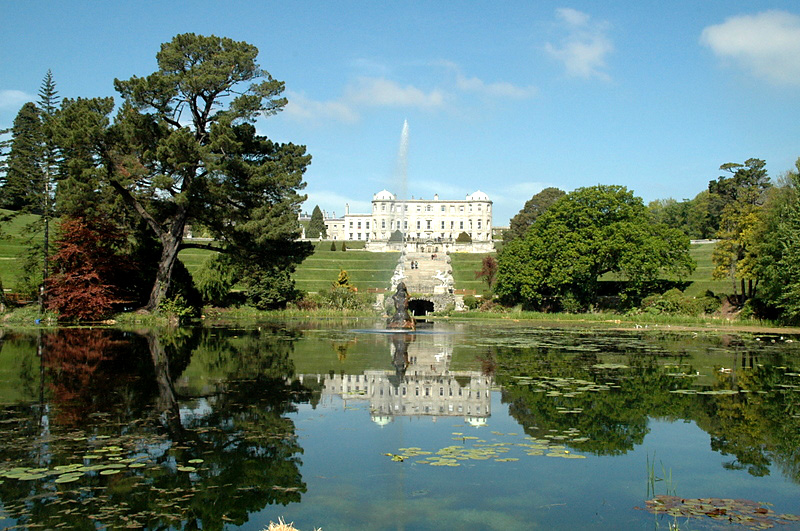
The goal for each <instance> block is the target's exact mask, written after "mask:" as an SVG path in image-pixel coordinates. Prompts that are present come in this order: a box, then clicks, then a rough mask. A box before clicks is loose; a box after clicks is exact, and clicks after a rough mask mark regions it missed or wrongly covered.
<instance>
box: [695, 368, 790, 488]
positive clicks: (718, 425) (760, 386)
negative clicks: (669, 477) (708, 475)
mask: <svg viewBox="0 0 800 531" xmlns="http://www.w3.org/2000/svg"><path fill="white" fill-rule="evenodd" d="M786 372H787V371H786V369H785V368H784V367H780V366H776V365H757V366H755V367H753V368H752V369H749V370H744V371H739V372H738V373H736V374H735V378H734V377H733V376H732V375H730V374H724V373H717V375H716V376H717V381H716V382H715V384H714V389H716V390H721V389H734V390H742V389H744V390H746V391H747V392H740V393H737V394H732V395H702V396H699V397H698V399H700V401H701V402H702V403H703V406H702V407H701V408H700V411H699V412H698V414H697V416H696V417H695V420H696V421H697V424H698V426H700V427H701V428H703V430H705V431H706V432H708V433H709V434H710V435H711V448H712V449H714V450H716V451H718V452H720V453H721V454H723V455H730V456H733V457H734V459H733V460H731V461H729V462H727V463H726V464H725V465H724V466H725V467H726V468H730V469H735V470H747V471H748V473H750V474H751V475H754V476H764V475H768V474H769V466H770V465H772V464H773V463H776V464H777V465H778V466H779V467H780V469H781V470H782V472H783V473H784V475H786V476H787V477H789V478H791V479H792V480H793V481H795V482H797V483H800V387H799V386H798V384H800V377H797V376H792V374H796V373H791V372H790V373H789V375H788V376H787V374H786Z"/></svg>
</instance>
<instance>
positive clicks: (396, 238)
mask: <svg viewBox="0 0 800 531" xmlns="http://www.w3.org/2000/svg"><path fill="white" fill-rule="evenodd" d="M389 241H390V242H401V241H403V233H402V231H400V229H397V230H396V231H394V232H393V233H391V234H390V235H389Z"/></svg>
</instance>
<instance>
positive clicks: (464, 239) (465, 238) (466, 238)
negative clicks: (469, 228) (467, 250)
mask: <svg viewBox="0 0 800 531" xmlns="http://www.w3.org/2000/svg"><path fill="white" fill-rule="evenodd" d="M456 243H472V236H470V235H469V234H467V233H466V232H462V233H461V234H459V235H458V237H457V238H456Z"/></svg>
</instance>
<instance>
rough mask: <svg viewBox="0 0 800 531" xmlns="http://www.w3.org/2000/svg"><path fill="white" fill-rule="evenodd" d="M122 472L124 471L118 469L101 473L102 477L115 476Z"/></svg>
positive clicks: (110, 469) (109, 469) (108, 469)
mask: <svg viewBox="0 0 800 531" xmlns="http://www.w3.org/2000/svg"><path fill="white" fill-rule="evenodd" d="M120 472H122V471H121V470H120V469H118V468H107V469H105V470H101V471H100V475H101V476H113V475H114V474H119V473H120Z"/></svg>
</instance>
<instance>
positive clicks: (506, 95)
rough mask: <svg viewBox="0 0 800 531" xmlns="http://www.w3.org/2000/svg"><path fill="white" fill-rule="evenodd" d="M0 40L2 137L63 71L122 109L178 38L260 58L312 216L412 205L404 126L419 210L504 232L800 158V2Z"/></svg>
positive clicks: (157, 20)
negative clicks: (558, 210)
mask: <svg viewBox="0 0 800 531" xmlns="http://www.w3.org/2000/svg"><path fill="white" fill-rule="evenodd" d="M0 22H1V23H2V27H3V31H2V33H0V128H2V127H9V126H10V125H11V123H12V122H13V119H14V116H15V115H16V113H17V111H18V110H19V108H20V107H21V105H22V104H23V103H24V102H25V101H30V100H35V99H36V97H37V96H36V94H37V91H38V89H39V86H40V84H41V81H42V78H43V77H44V75H45V73H46V72H47V70H48V69H51V70H52V72H53V75H54V79H55V81H56V84H57V88H58V91H59V95H60V96H62V97H73V98H74V97H79V96H81V97H94V96H111V95H114V96H116V94H115V93H114V89H113V80H114V78H120V79H127V78H129V77H131V76H133V75H138V76H143V75H147V74H149V73H151V72H153V71H154V70H155V69H156V62H155V54H156V53H157V52H158V50H159V46H160V44H161V43H163V42H167V41H169V40H171V39H172V37H173V36H174V35H176V34H179V33H185V32H194V33H198V34H203V35H210V34H214V35H219V36H225V37H230V38H232V39H235V40H243V41H247V42H249V43H252V44H254V45H256V46H257V47H258V49H259V51H260V54H259V62H260V64H261V66H262V68H264V69H266V70H267V71H269V72H270V73H271V74H272V75H273V76H274V77H275V78H276V79H279V80H282V81H284V82H285V83H286V93H285V94H286V96H287V97H288V98H289V105H288V106H287V107H286V109H285V110H284V111H283V112H282V113H280V114H279V115H277V116H273V117H270V118H268V119H265V120H263V121H262V122H260V123H259V124H258V127H259V131H260V132H262V133H263V134H266V135H268V136H270V137H271V138H273V139H275V140H278V141H284V142H288V141H291V142H295V143H299V144H305V145H307V146H308V149H309V152H310V153H311V154H312V156H313V162H312V164H311V166H310V168H309V170H308V172H307V174H306V181H307V183H308V186H307V188H306V193H307V194H308V196H309V199H308V202H307V203H306V208H305V210H307V211H308V212H311V210H312V209H313V208H314V205H319V206H320V207H321V208H323V209H325V210H327V211H329V212H331V211H335V212H336V213H337V214H340V215H341V214H342V213H343V211H344V204H345V203H349V204H350V209H351V212H368V211H369V208H370V205H369V202H370V200H371V199H372V195H373V194H374V193H376V192H378V191H380V190H381V189H384V188H387V189H389V190H390V191H393V192H395V193H399V191H400V185H399V183H398V181H399V178H398V175H397V174H398V172H397V169H396V168H397V154H398V148H399V143H400V134H401V130H402V127H403V122H404V120H408V124H409V147H408V189H407V191H408V194H409V195H413V196H414V197H417V198H419V197H422V198H431V197H433V194H435V193H438V194H439V196H440V197H441V198H442V199H463V198H464V197H465V196H466V195H467V194H470V193H472V192H474V191H476V190H482V191H484V192H486V193H487V194H489V196H490V198H491V199H492V200H493V201H494V205H495V210H494V224H495V225H504V224H507V222H508V219H509V218H510V217H511V216H513V215H514V214H515V213H516V212H518V211H519V209H520V208H522V206H523V204H524V202H525V201H526V200H527V199H529V198H530V197H531V196H532V195H533V194H535V193H536V192H538V191H540V190H541V189H542V188H544V187H547V186H556V187H559V188H561V189H563V190H566V191H569V190H573V189H575V188H577V187H581V186H592V185H596V184H619V185H623V186H626V187H628V188H629V189H631V190H633V191H634V192H635V193H636V195H638V196H640V197H642V198H643V199H644V200H645V202H649V201H651V200H653V199H663V198H668V197H673V198H676V199H684V198H691V197H694V196H695V195H696V194H697V193H698V192H700V191H701V190H703V189H705V188H706V187H707V185H708V181H709V180H711V179H715V178H716V177H718V176H719V175H720V174H721V173H720V171H719V166H720V165H721V164H723V163H726V162H743V161H744V160H746V159H748V158H751V157H756V158H762V159H765V160H766V161H767V167H768V169H769V172H770V175H771V176H772V177H773V178H776V177H779V176H780V175H781V174H782V173H784V172H785V171H787V170H789V169H791V168H792V167H793V165H794V161H795V160H796V159H797V158H798V157H800V142H799V141H798V140H799V139H800V6H798V4H797V2H796V0H792V1H772V2H762V1H758V0H753V1H735V0H727V1H717V0H704V1H701V2H698V1H696V0H695V1H683V0H671V1H669V2H664V1H650V0H638V1H636V2H609V1H605V2H588V1H574V2H569V1H566V2H561V1H559V2H549V1H533V0H528V1H519V2H515V1H508V2H496V1H492V2H488V1H473V2H470V1H463V0H462V1H444V0H441V1H437V2H422V1H420V2H378V1H360V2H347V1H336V2H334V1H322V0H320V1H315V2H306V1H296V2H253V1H250V2H235V1H230V2H218V1H214V2H212V1H207V2H203V1H198V2H188V1H182V2H170V1H157V2H148V1H137V2H124V3H123V2H117V1H87V0H82V1H80V2H72V1H61V2H47V1H37V0H5V1H4V2H3V3H2V9H0Z"/></svg>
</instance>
